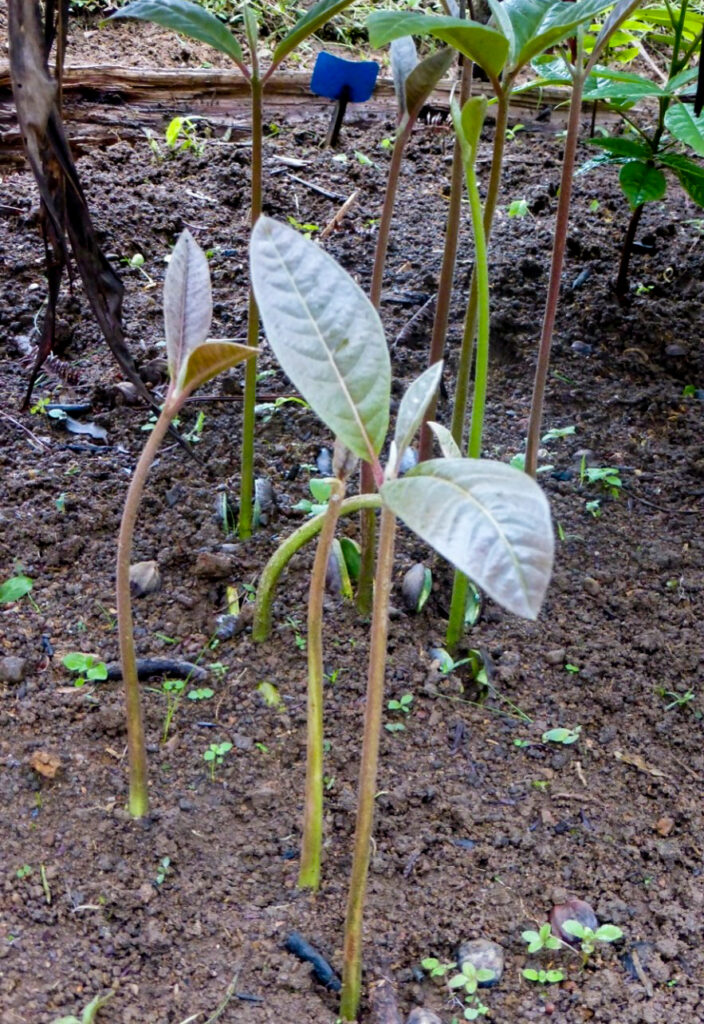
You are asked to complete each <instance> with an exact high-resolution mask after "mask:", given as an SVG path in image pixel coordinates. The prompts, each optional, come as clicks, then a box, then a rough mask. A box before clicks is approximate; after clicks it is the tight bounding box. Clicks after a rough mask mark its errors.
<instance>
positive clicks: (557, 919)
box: [550, 898, 599, 946]
mask: <svg viewBox="0 0 704 1024" xmlns="http://www.w3.org/2000/svg"><path fill="white" fill-rule="evenodd" d="M565 921H579V923H580V924H581V925H583V926H584V927H585V928H591V929H592V931H596V929H597V928H598V927H599V922H598V921H597V918H596V914H595V913H594V910H593V909H592V907H591V906H590V905H589V904H588V903H585V901H584V900H578V899H576V898H573V899H569V900H566V901H565V902H564V903H558V904H557V905H556V906H554V907H553V908H552V910H551V911H550V925H551V927H552V933H553V935H556V936H557V938H558V939H562V941H563V942H567V943H568V944H569V945H570V946H578V945H579V942H580V940H579V939H578V938H576V936H574V935H570V934H569V932H564V931H563V930H562V926H563V924H564V923H565Z"/></svg>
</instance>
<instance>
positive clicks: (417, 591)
mask: <svg viewBox="0 0 704 1024" xmlns="http://www.w3.org/2000/svg"><path fill="white" fill-rule="evenodd" d="M424 584H425V566H424V565H423V563H422V562H416V564H415V565H412V566H411V568H410V569H409V570H408V572H407V573H406V575H405V576H404V577H403V583H402V584H401V595H402V596H403V603H404V605H405V606H406V608H407V609H408V611H409V612H415V611H417V610H418V601H419V600H420V595H421V594H422V592H423V586H424Z"/></svg>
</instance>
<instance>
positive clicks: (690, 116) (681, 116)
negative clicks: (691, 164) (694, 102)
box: [665, 103, 704, 156]
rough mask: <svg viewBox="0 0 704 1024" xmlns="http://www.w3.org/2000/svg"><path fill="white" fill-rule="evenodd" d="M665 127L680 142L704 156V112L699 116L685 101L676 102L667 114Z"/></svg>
mask: <svg viewBox="0 0 704 1024" xmlns="http://www.w3.org/2000/svg"><path fill="white" fill-rule="evenodd" d="M665 127H666V128H667V130H668V131H669V132H672V134H673V135H674V136H675V138H676V139H679V140H680V142H684V144H685V145H686V146H689V147H690V149H693V150H694V152H695V153H697V154H698V155H699V156H704V114H700V115H699V116H698V117H697V115H696V114H695V113H694V111H693V110H691V109H690V108H689V107H688V106H686V105H685V104H684V103H675V104H673V105H672V106H671V107H670V109H669V110H668V111H667V113H666V114H665Z"/></svg>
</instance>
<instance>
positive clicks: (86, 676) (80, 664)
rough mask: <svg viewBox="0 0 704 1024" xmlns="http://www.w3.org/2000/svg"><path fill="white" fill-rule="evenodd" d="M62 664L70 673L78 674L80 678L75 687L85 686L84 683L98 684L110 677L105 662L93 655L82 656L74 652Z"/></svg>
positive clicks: (63, 659)
mask: <svg viewBox="0 0 704 1024" xmlns="http://www.w3.org/2000/svg"><path fill="white" fill-rule="evenodd" d="M61 664H62V665H63V666H64V668H67V669H68V670H69V672H77V673H78V677H77V678H76V679H74V681H73V685H74V686H83V685H84V683H93V682H98V681H99V680H102V679H107V677H108V670H107V666H106V664H105V662H104V661H101V660H100V659H99V658H96V657H95V656H94V655H93V654H82V653H81V652H80V651H73V652H72V653H71V654H66V655H65V656H64V657H63V658H62V659H61Z"/></svg>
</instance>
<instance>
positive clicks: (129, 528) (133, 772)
mask: <svg viewBox="0 0 704 1024" xmlns="http://www.w3.org/2000/svg"><path fill="white" fill-rule="evenodd" d="M176 412H177V409H176V407H175V405H174V404H172V403H170V402H169V400H168V397H167V400H166V402H165V404H164V408H163V409H162V411H161V414H160V415H159V418H158V420H157V421H156V424H155V425H154V429H153V430H152V432H151V434H150V435H149V438H148V439H147V443H146V444H145V446H144V449H143V450H142V454H141V455H140V457H139V461H138V463H137V466H136V467H135V471H134V474H133V476H132V479H131V481H130V486H129V488H128V490H127V496H126V497H125V505H124V508H123V511H122V521H121V523H120V535H119V538H118V541H117V598H116V603H117V623H118V635H119V641H120V663H121V665H122V678H123V680H124V684H125V704H126V709H127V750H128V758H129V786H130V790H129V810H130V814H131V815H132V817H133V818H143V817H144V816H145V814H147V813H148V811H149V793H148V784H147V754H146V749H145V744H144V724H143V721H142V703H141V700H140V696H139V680H138V677H137V658H136V655H135V649H134V623H133V620H132V601H131V597H130V562H131V559H132V541H133V538H134V527H135V523H136V521H137V512H138V511H139V502H140V499H141V497H142V491H143V490H144V484H145V481H146V479H147V474H148V473H149V468H150V466H151V464H152V462H153V461H154V456H155V455H156V453H157V451H158V449H159V445H160V444H161V442H162V441H163V439H164V437H165V435H166V433H167V432H168V429H169V425H170V423H171V420H172V419H173V418H174V416H175V415H176Z"/></svg>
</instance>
